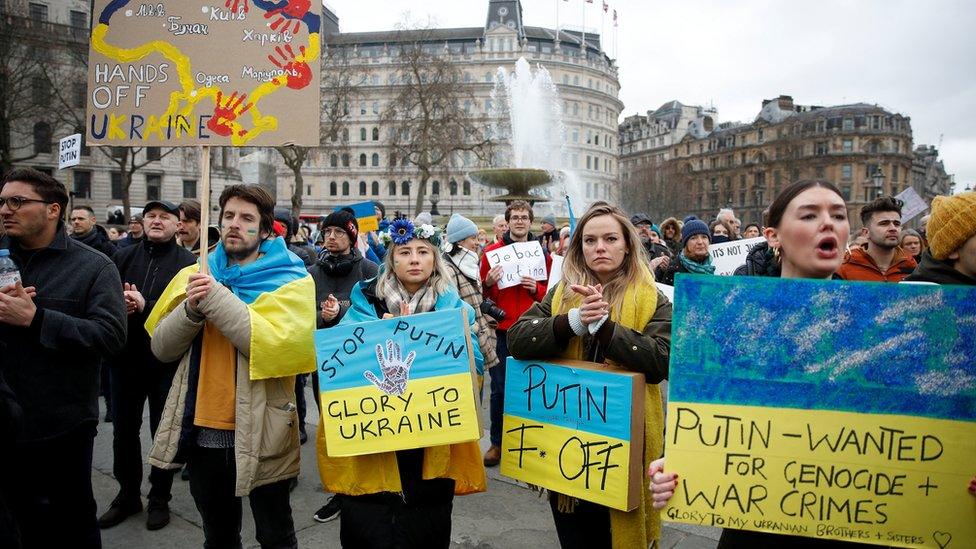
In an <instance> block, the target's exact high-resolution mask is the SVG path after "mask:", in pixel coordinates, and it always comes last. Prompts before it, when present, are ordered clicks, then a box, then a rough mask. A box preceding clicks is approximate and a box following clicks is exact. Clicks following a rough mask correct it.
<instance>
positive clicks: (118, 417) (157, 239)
mask: <svg viewBox="0 0 976 549" xmlns="http://www.w3.org/2000/svg"><path fill="white" fill-rule="evenodd" d="M142 218H143V224H144V225H145V228H146V237H145V239H143V241H142V242H140V243H139V244H136V245H134V246H129V247H127V248H122V249H121V250H119V251H118V253H116V254H115V258H114V261H115V266H116V267H118V269H119V275H120V276H121V277H122V287H121V288H119V290H120V291H121V292H122V294H123V296H124V299H125V305H126V313H128V325H129V326H128V334H129V337H128V339H127V340H126V342H125V348H124V349H123V351H122V352H121V353H120V354H119V355H118V356H115V357H112V358H111V359H109V361H108V364H109V370H110V371H111V377H112V383H111V387H112V404H113V413H114V421H115V424H114V425H115V427H114V429H113V433H112V473H113V474H114V475H115V480H116V481H117V482H118V483H119V492H118V494H117V495H116V496H115V499H114V500H112V503H111V505H110V506H109V508H108V510H107V511H105V513H104V514H102V516H101V517H99V519H98V525H99V527H101V528H111V527H112V526H115V525H117V524H119V523H121V522H122V521H124V520H125V519H126V518H128V517H129V516H132V515H134V514H136V513H138V512H140V511H142V497H141V496H140V493H139V488H140V487H141V486H142V444H141V443H140V430H141V429H142V415H143V408H144V407H145V404H146V402H147V401H148V402H149V432H150V434H151V436H156V427H157V426H158V425H159V418H160V417H161V416H162V414H163V405H164V404H165V403H166V395H167V394H168V393H169V388H170V385H172V383H173V374H175V373H176V366H177V364H176V363H175V362H171V363H164V362H161V361H159V360H157V359H156V357H155V356H153V353H152V350H151V349H150V347H149V334H147V333H146V331H145V330H144V329H143V328H142V326H143V324H145V322H146V317H148V316H149V312H150V311H152V308H153V307H154V306H155V305H156V300H157V299H159V296H161V295H162V293H163V290H165V289H166V286H167V285H168V284H169V282H170V280H172V279H173V277H174V276H176V273H178V272H180V270H181V269H183V268H184V267H187V266H189V265H192V264H194V263H196V257H195V256H194V255H193V254H192V253H191V252H189V251H187V250H185V249H184V248H182V247H181V246H179V245H178V244H177V243H176V231H177V227H178V225H179V208H178V207H177V206H176V204H173V203H172V202H167V201H164V200H154V201H152V202H149V203H148V204H146V206H145V207H144V208H143V210H142ZM149 485H150V488H149V506H148V507H147V508H146V528H148V529H149V530H158V529H160V528H162V527H164V526H166V525H167V524H169V518H170V517H169V500H170V499H171V497H172V496H171V493H170V492H171V489H172V486H173V472H172V471H167V470H165V469H160V468H158V467H152V468H151V469H150V472H149Z"/></svg>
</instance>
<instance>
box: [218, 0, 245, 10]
mask: <svg viewBox="0 0 976 549" xmlns="http://www.w3.org/2000/svg"><path fill="white" fill-rule="evenodd" d="M240 5H243V6H244V13H247V10H248V7H247V0H227V1H226V2H224V7H225V8H229V9H230V11H232V12H234V13H237V8H238V7H239V6H240Z"/></svg>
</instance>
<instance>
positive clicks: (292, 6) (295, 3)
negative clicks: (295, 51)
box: [264, 0, 312, 34]
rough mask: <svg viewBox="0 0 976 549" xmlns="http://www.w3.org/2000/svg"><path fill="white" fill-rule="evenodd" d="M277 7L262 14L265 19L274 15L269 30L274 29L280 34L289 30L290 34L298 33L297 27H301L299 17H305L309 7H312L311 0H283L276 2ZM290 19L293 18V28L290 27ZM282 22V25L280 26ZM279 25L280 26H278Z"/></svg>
mask: <svg viewBox="0 0 976 549" xmlns="http://www.w3.org/2000/svg"><path fill="white" fill-rule="evenodd" d="M278 6H279V7H278V8H276V9H273V10H268V12H267V13H265V14H264V18H265V19H271V18H272V17H275V16H277V17H276V18H275V20H274V21H272V22H271V30H276V31H278V32H280V33H281V34H284V33H286V32H289V31H290V32H291V33H292V34H298V29H300V28H302V22H301V19H302V18H303V17H305V14H306V13H308V10H309V8H311V7H312V0H284V2H282V3H281V4H278ZM292 19H294V20H295V21H294V27H295V28H294V30H292V29H291V27H292V21H291V20H292ZM282 23H284V26H282ZM278 27H281V28H278Z"/></svg>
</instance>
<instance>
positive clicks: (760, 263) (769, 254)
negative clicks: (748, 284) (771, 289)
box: [733, 242, 782, 277]
mask: <svg viewBox="0 0 976 549" xmlns="http://www.w3.org/2000/svg"><path fill="white" fill-rule="evenodd" d="M780 271H782V267H780V264H779V262H778V261H776V257H775V256H774V255H773V250H772V248H770V247H769V243H767V242H760V243H759V244H757V245H756V247H754V248H753V249H752V250H750V251H749V253H748V254H747V255H746V262H745V264H744V265H741V266H740V267H738V268H736V270H735V273H733V274H735V276H776V277H778V276H779V275H780Z"/></svg>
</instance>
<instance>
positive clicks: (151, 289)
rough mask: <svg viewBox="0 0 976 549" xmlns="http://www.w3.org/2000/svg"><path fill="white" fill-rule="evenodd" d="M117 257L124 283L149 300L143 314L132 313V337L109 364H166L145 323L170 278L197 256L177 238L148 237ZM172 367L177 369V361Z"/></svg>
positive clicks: (126, 365) (130, 332) (129, 322)
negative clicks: (158, 240)
mask: <svg viewBox="0 0 976 549" xmlns="http://www.w3.org/2000/svg"><path fill="white" fill-rule="evenodd" d="M114 260H115V266H116V267H118V269H119V276H120V277H121V278H122V282H123V283H125V282H128V283H130V284H135V285H136V288H137V289H138V290H139V292H140V293H142V297H144V298H145V299H146V306H145V307H144V308H143V310H142V312H141V313H132V314H131V315H128V325H129V330H128V331H129V339H128V341H126V343H125V349H124V350H123V351H122V352H121V353H120V354H119V355H118V356H116V357H114V358H112V359H111V360H110V361H109V363H110V364H111V366H112V367H113V368H119V367H122V368H136V369H139V368H146V367H148V366H151V365H161V364H163V363H161V362H159V361H158V360H156V357H155V356H154V355H153V353H152V350H150V348H149V334H148V333H147V332H146V329H145V328H144V327H143V325H144V324H145V323H146V317H148V316H149V313H150V312H151V311H152V309H153V307H154V306H155V305H156V301H157V300H158V299H159V296H161V295H162V294H163V290H165V289H166V286H167V285H168V284H169V281H170V280H172V279H173V277H174V276H176V273H178V272H179V271H180V270H181V269H183V268H184V267H187V266H189V265H193V264H194V263H196V261H197V258H196V256H195V255H193V252H190V251H188V250H187V249H186V248H183V247H182V246H180V245H178V244H177V243H176V238H171V239H169V240H168V241H166V242H163V243H156V242H153V241H151V240H149V239H148V238H147V239H145V240H143V241H142V242H140V243H139V244H137V245H135V246H129V247H128V248H122V249H121V250H119V251H118V252H117V253H116V254H115V258H114ZM121 290H122V289H121V287H120V288H119V291H120V292H121ZM171 366H172V367H173V368H175V367H176V364H175V363H174V364H172V365H171Z"/></svg>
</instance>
